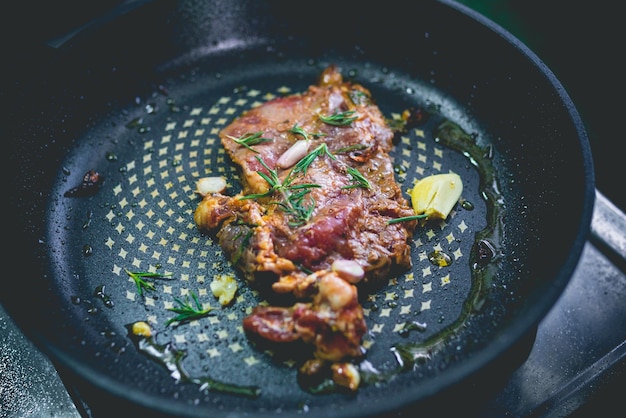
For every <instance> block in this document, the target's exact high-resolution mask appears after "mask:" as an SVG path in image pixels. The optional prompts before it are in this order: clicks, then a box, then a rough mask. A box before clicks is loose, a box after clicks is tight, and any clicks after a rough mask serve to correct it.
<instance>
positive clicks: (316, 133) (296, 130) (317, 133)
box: [289, 123, 326, 141]
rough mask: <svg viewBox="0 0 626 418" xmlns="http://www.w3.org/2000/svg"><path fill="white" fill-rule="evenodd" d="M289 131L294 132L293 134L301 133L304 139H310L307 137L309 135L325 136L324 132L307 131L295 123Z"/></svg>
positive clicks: (315, 136)
mask: <svg viewBox="0 0 626 418" xmlns="http://www.w3.org/2000/svg"><path fill="white" fill-rule="evenodd" d="M289 132H291V133H292V134H295V135H302V137H303V138H304V139H305V140H307V141H308V140H310V139H311V138H309V135H310V136H312V137H313V138H319V137H321V136H326V134H324V133H321V132H307V131H305V130H304V129H302V128H301V127H299V126H298V124H297V123H296V124H295V125H293V128H291V129H290V130H289Z"/></svg>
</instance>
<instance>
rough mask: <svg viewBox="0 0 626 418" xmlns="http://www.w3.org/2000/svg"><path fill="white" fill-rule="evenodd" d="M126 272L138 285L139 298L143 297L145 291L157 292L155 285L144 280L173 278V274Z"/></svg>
mask: <svg viewBox="0 0 626 418" xmlns="http://www.w3.org/2000/svg"><path fill="white" fill-rule="evenodd" d="M124 270H125V271H126V274H128V276H129V277H131V278H132V279H133V280H134V281H135V284H136V285H137V293H138V294H139V296H143V289H147V290H156V288H155V287H154V284H153V283H150V282H147V281H145V280H144V279H146V278H150V279H165V278H167V277H169V276H171V274H159V273H151V272H149V271H129V270H127V269H124Z"/></svg>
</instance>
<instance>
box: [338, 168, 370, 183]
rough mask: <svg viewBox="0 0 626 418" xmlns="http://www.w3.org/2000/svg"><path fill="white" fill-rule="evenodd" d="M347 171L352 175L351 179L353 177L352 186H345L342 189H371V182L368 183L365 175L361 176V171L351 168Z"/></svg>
mask: <svg viewBox="0 0 626 418" xmlns="http://www.w3.org/2000/svg"><path fill="white" fill-rule="evenodd" d="M346 169H347V170H348V174H349V175H350V177H352V184H349V185H348V186H343V187H342V189H354V188H357V187H361V188H363V189H369V188H370V187H371V186H370V182H369V181H367V179H366V178H365V177H364V176H363V174H361V172H360V171H359V170H357V169H356V168H354V167H350V166H348V167H346Z"/></svg>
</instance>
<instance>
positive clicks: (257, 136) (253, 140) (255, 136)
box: [227, 131, 271, 154]
mask: <svg viewBox="0 0 626 418" xmlns="http://www.w3.org/2000/svg"><path fill="white" fill-rule="evenodd" d="M262 135H263V132H262V131H259V132H254V133H246V134H243V135H242V136H240V137H239V138H235V137H234V136H230V135H227V137H228V138H230V139H232V140H233V141H235V142H236V143H237V144H239V145H241V146H243V147H246V148H248V149H249V150H250V151H252V152H254V153H256V154H258V153H259V151H257V150H255V149H253V148H252V146H253V145H258V144H260V143H262V142H268V141H271V139H270V138H263V136H262Z"/></svg>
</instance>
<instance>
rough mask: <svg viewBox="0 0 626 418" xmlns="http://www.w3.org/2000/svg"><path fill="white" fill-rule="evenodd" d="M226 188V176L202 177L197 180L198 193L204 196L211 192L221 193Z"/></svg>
mask: <svg viewBox="0 0 626 418" xmlns="http://www.w3.org/2000/svg"><path fill="white" fill-rule="evenodd" d="M224 190H226V179H225V178H224V177H202V178H200V179H198V181H197V182H196V193H198V194H199V195H200V196H202V197H204V196H206V195H208V194H211V193H221V192H223V191H224Z"/></svg>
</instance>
